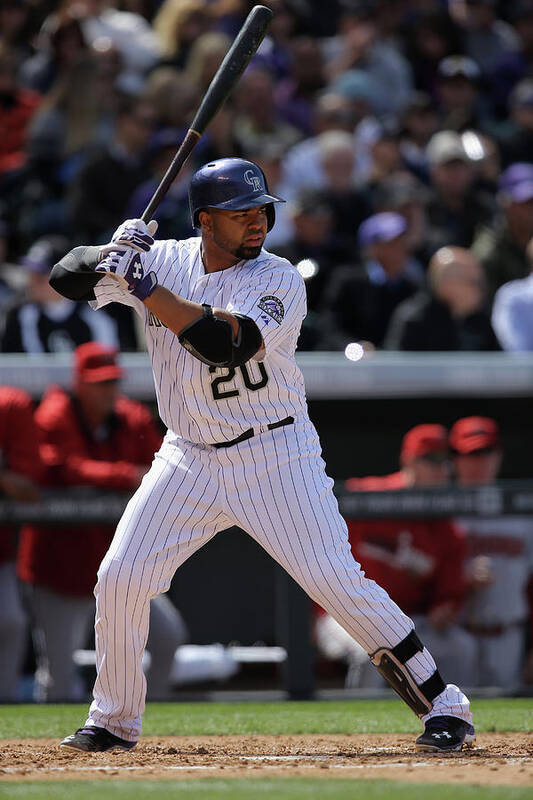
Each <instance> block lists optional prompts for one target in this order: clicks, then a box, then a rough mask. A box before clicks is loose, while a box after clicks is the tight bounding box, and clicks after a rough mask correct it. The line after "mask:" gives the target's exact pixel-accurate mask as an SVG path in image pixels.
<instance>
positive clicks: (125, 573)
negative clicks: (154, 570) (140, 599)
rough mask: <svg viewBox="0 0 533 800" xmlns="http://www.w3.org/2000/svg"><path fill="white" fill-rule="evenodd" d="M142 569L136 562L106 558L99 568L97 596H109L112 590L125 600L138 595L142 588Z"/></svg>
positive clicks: (115, 594)
mask: <svg viewBox="0 0 533 800" xmlns="http://www.w3.org/2000/svg"><path fill="white" fill-rule="evenodd" d="M141 580H142V570H141V569H138V568H137V567H136V565H135V564H134V563H128V562H127V561H118V560H116V559H109V560H104V561H103V562H102V564H101V565H100V569H99V570H98V581H97V584H96V588H95V592H94V593H95V595H96V597H104V596H107V595H108V593H109V592H112V593H113V594H114V596H115V597H118V598H120V599H121V602H125V601H126V600H127V599H128V597H133V598H135V597H137V596H138V594H139V591H140V590H141V589H142V584H141Z"/></svg>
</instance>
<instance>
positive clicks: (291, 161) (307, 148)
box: [282, 71, 371, 200]
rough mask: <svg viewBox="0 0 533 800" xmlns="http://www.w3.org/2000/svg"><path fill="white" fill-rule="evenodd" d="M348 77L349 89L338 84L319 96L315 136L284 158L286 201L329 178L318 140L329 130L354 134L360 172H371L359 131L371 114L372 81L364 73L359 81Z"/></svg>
mask: <svg viewBox="0 0 533 800" xmlns="http://www.w3.org/2000/svg"><path fill="white" fill-rule="evenodd" d="M352 72H353V71H352ZM349 77H350V89H349V91H348V90H346V91H345V90H344V89H343V88H342V87H340V86H339V87H337V88H330V89H327V90H326V91H325V92H324V93H322V94H320V95H319V97H318V98H317V101H316V104H315V108H314V120H313V124H314V133H315V135H314V136H311V137H308V138H307V139H303V141H301V142H298V143H297V144H296V145H294V147H291V148H290V149H289V151H288V152H287V154H286V156H285V158H284V159H283V164H282V182H283V194H282V196H283V197H285V198H286V199H287V200H289V199H291V198H292V197H294V196H295V195H296V194H297V193H298V192H299V191H300V189H306V188H312V189H320V188H323V187H324V184H325V182H326V178H325V175H324V172H323V169H322V165H321V160H320V146H319V143H320V141H321V140H320V136H321V135H322V134H324V133H327V132H329V131H343V132H345V133H349V134H350V135H354V136H355V141H354V151H355V154H356V159H357V175H360V174H362V173H364V174H366V172H367V171H368V155H367V152H366V150H367V148H366V147H365V148H364V152H363V153H362V154H361V156H360V157H359V156H358V152H357V133H358V131H359V129H360V128H361V127H364V125H365V121H366V120H367V119H368V117H369V115H370V110H371V106H370V97H371V87H370V82H369V80H368V78H367V76H365V74H364V73H362V72H361V73H360V74H358V75H357V77H356V80H353V79H352V78H353V75H352V76H349ZM354 177H356V176H354Z"/></svg>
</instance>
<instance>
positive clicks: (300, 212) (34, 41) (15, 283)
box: [0, 0, 533, 352]
mask: <svg viewBox="0 0 533 800" xmlns="http://www.w3.org/2000/svg"><path fill="white" fill-rule="evenodd" d="M264 4H265V5H267V6H269V7H271V9H272V10H273V12H274V17H273V20H272V23H271V25H270V28H269V31H268V35H267V36H266V38H265V40H264V41H263V43H262V44H261V46H260V48H259V50H258V53H257V54H256V55H255V56H254V57H253V59H252V61H251V63H250V65H249V66H248V68H247V70H246V71H245V73H244V75H243V76H242V78H241V80H240V82H239V84H238V86H237V88H236V89H235V90H234V92H233V93H232V95H231V97H230V98H229V99H228V101H227V102H226V103H225V105H224V106H223V108H222V109H221V110H220V111H219V113H218V114H217V116H216V118H215V119H214V120H213V122H212V123H211V124H210V126H209V127H208V129H207V131H206V133H205V134H204V135H203V136H202V138H201V140H200V141H199V143H198V145H197V147H196V148H195V150H194V152H193V154H192V156H191V157H190V159H189V161H188V162H187V164H186V165H185V167H184V168H183V169H182V171H181V173H180V174H179V176H178V177H177V179H176V180H175V182H174V183H173V185H172V187H171V188H170V190H169V191H168V193H167V195H166V196H165V198H164V199H163V201H162V203H161V205H160V206H159V208H158V210H157V212H156V214H155V217H156V219H157V220H158V222H159V236H160V237H161V238H183V237H188V236H191V235H194V229H193V228H192V226H191V220H190V216H189V210H188V200H187V192H188V183H189V179H190V176H191V174H192V172H193V171H194V169H195V168H196V167H198V166H199V165H201V164H202V163H205V162H206V161H208V160H210V159H213V158H219V157H226V156H241V157H245V158H249V159H251V160H254V161H256V162H257V163H258V164H259V165H260V166H261V168H262V169H263V171H264V172H265V175H266V176H267V179H268V182H269V185H270V189H271V190H272V191H273V192H274V193H275V194H279V195H280V196H281V197H284V198H285V199H286V200H287V202H286V204H284V205H281V204H279V205H278V206H277V207H276V217H277V219H276V224H275V226H274V228H273V230H272V231H271V232H270V234H269V237H268V239H267V248H268V249H270V250H272V251H273V252H276V253H278V254H280V255H282V256H285V257H287V258H288V259H290V260H291V262H292V263H293V264H294V265H295V267H296V268H297V269H298V270H299V272H300V273H301V274H302V276H303V277H304V279H305V281H306V286H307V295H308V307H309V313H308V316H307V319H306V321H305V323H304V326H303V329H302V334H301V337H300V341H299V348H300V349H302V350H316V349H322V350H324V349H325V350H344V349H345V348H346V346H347V345H348V344H350V343H352V342H359V343H361V344H362V345H363V347H364V348H365V349H366V350H373V349H382V348H385V349H393V350H415V351H416V350H451V351H456V350H470V351H495V350H532V349H533V324H532V323H531V320H532V319H533V315H532V314H531V307H532V306H533V278H531V277H530V271H531V264H532V262H533V244H531V240H532V237H533V147H532V144H533V0H328V2H327V3H325V2H322V0H265V2H264ZM253 5H254V3H253V2H250V1H249V0H121V1H117V2H116V3H113V2H112V1H110V0H63V2H51V0H0V131H1V132H2V135H1V137H0V351H2V352H57V351H68V350H73V349H74V348H75V347H76V346H77V345H79V344H81V343H83V342H86V341H90V340H96V341H100V342H103V343H106V344H113V345H117V346H120V348H121V349H122V350H123V351H134V350H141V349H143V346H144V345H143V341H142V336H141V334H140V332H139V330H138V329H137V327H136V324H135V322H134V321H133V319H132V318H131V317H130V312H129V310H128V309H126V308H123V307H121V308H120V309H116V308H114V307H111V310H109V311H103V310H102V311H98V312H90V311H89V310H88V309H87V308H86V307H83V306H79V305H78V304H75V303H73V302H72V301H68V300H65V299H64V298H61V297H59V296H58V295H56V294H55V293H54V292H53V290H51V289H50V287H49V286H48V284H47V276H48V274H49V271H50V268H51V266H52V265H53V263H54V260H57V258H58V257H59V255H61V254H63V253H64V252H66V251H67V250H68V249H69V248H70V247H72V246H75V245H78V244H99V243H104V242H106V241H108V240H109V238H110V236H111V234H112V232H113V230H114V229H115V228H116V227H117V225H118V224H120V222H122V221H123V220H124V219H126V218H132V217H138V216H140V215H141V214H142V212H143V211H144V208H145V207H146V205H147V203H148V200H149V199H150V197H151V194H152V192H153V191H154V189H155V187H156V186H157V185H158V183H159V181H160V179H161V177H162V175H163V174H164V172H165V170H166V168H167V167H168V165H169V163H170V161H171V159H172V156H173V154H174V152H175V149H176V146H177V144H179V142H180V141H181V139H182V137H183V135H184V133H185V132H186V130H187V128H188V126H189V125H190V123H191V121H192V118H193V116H194V113H195V111H196V110H197V108H198V106H199V103H200V101H201V98H202V96H203V93H204V91H205V88H206V87H207V85H208V84H209V82H210V80H211V78H212V77H213V75H214V73H215V71H216V69H217V67H218V65H219V64H220V63H221V61H222V59H223V57H224V55H225V53H226V52H227V50H228V48H229V46H230V45H231V43H232V41H233V39H234V37H235V35H236V33H237V32H238V30H239V29H240V26H241V24H242V21H243V20H244V18H245V17H246V15H247V14H248V12H249V11H250V9H251V7H252V6H253Z"/></svg>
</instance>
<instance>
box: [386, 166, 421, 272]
mask: <svg viewBox="0 0 533 800" xmlns="http://www.w3.org/2000/svg"><path fill="white" fill-rule="evenodd" d="M427 198H428V190H427V187H426V186H424V184H423V183H422V182H421V181H420V180H418V178H416V177H415V175H413V174H412V173H411V172H407V171H406V170H400V171H399V172H395V173H393V174H392V175H389V177H388V178H385V179H384V180H383V181H381V183H380V184H379V185H378V186H377V187H376V190H375V192H374V197H373V201H374V207H375V211H376V212H379V211H394V212H395V213H396V214H401V215H402V216H403V217H405V219H406V220H407V239H408V243H409V248H410V250H411V252H412V253H413V254H414V256H415V258H416V259H417V260H418V261H419V262H420V264H421V265H422V267H423V268H424V269H425V268H426V265H427V264H428V262H429V259H430V255H431V253H430V245H429V241H428V240H429V231H428V221H427V214H426V201H427Z"/></svg>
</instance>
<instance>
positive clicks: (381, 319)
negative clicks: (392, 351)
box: [321, 212, 423, 350]
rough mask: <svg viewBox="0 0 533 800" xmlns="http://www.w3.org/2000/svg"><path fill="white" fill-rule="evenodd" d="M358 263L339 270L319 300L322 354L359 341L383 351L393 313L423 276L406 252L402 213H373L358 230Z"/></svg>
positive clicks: (405, 228) (404, 220)
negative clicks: (359, 254) (359, 251)
mask: <svg viewBox="0 0 533 800" xmlns="http://www.w3.org/2000/svg"><path fill="white" fill-rule="evenodd" d="M358 239H359V246H360V249H361V261H360V262H359V263H355V264H353V263H352V264H347V265H341V266H339V267H337V268H336V269H335V270H334V272H333V273H332V275H331V278H330V281H329V285H328V287H327V288H326V291H325V296H324V304H323V311H322V314H321V326H322V330H323V332H324V339H323V341H322V342H321V347H322V349H325V350H329V349H332V350H340V349H344V348H345V347H346V346H347V345H348V344H349V343H350V342H358V341H364V342H369V343H371V345H372V346H374V347H382V345H383V340H384V338H385V333H386V331H387V327H388V324H389V321H390V318H391V316H392V314H393V312H394V310H395V308H396V307H397V306H398V305H399V304H400V303H401V302H402V300H406V299H407V298H408V297H411V296H412V295H414V294H415V292H416V291H417V290H418V288H419V287H420V285H421V282H422V280H423V271H422V268H421V266H420V264H418V262H416V261H415V260H414V258H413V257H412V255H411V252H410V250H409V241H408V238H407V220H406V219H405V217H402V216H401V214H396V213H394V212H382V213H379V214H374V215H373V216H371V217H369V218H368V219H367V220H365V221H364V222H363V224H362V225H361V226H360V228H359V236H358Z"/></svg>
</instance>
